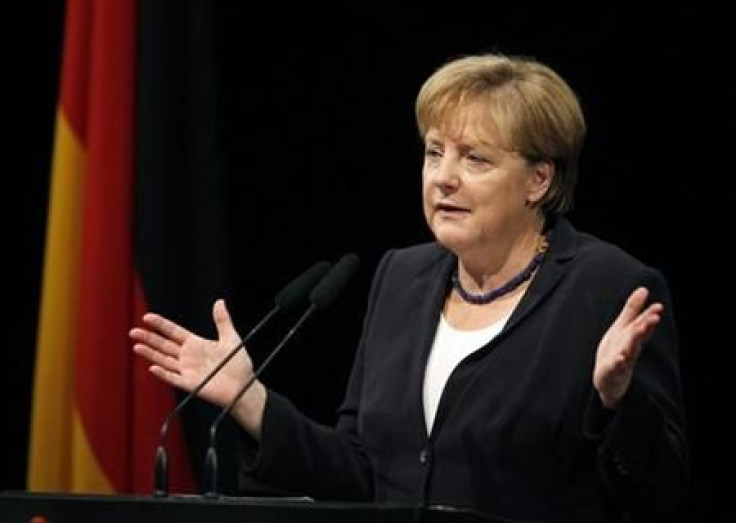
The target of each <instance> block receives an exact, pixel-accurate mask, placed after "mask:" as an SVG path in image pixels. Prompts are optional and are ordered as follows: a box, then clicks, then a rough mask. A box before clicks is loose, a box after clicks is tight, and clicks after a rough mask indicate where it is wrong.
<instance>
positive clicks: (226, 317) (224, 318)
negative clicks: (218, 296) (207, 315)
mask: <svg viewBox="0 0 736 523" xmlns="http://www.w3.org/2000/svg"><path fill="white" fill-rule="evenodd" d="M212 318H213V319H214V320H215V326H216V327H217V334H218V335H219V337H220V339H221V340H223V339H232V338H238V333H237V332H236V331H235V327H234V326H233V322H232V320H231V319H230V313H229V312H228V311H227V307H226V306H225V300H217V301H216V302H215V304H214V305H213V307H212Z"/></svg>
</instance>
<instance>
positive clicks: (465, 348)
mask: <svg viewBox="0 0 736 523" xmlns="http://www.w3.org/2000/svg"><path fill="white" fill-rule="evenodd" d="M509 316H510V315H507V316H505V317H503V318H501V319H500V320H498V321H496V322H494V323H492V324H490V325H489V326H487V327H484V328H482V329H477V330H459V329H456V328H454V327H453V326H452V325H450V324H449V323H447V320H445V316H444V315H441V316H440V323H439V325H438V326H437V333H436V334H435V338H434V343H433V344H432V348H431V350H430V352H429V359H428V360H427V368H426V369H425V372H424V390H423V398H422V399H423V402H424V419H425V422H426V424H427V433H428V434H429V433H430V432H431V431H432V425H433V424H434V417H435V414H437V407H438V406H439V404H440V398H441V397H442V391H443V390H444V388H445V384H446V383H447V380H448V379H449V378H450V374H452V371H453V370H455V367H457V365H458V364H459V363H460V362H461V361H462V360H464V359H465V357H467V356H469V355H470V354H472V353H474V352H475V351H476V350H478V349H480V348H481V347H483V346H484V345H486V344H487V343H488V342H489V341H491V340H492V339H493V338H495V337H496V336H497V335H498V333H499V332H501V329H503V326H504V325H505V324H506V320H508V318H509Z"/></svg>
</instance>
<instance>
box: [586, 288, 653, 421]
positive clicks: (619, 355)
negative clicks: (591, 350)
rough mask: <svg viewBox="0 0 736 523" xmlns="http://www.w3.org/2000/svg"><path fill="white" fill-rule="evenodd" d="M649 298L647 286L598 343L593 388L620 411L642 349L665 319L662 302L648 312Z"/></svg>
mask: <svg viewBox="0 0 736 523" xmlns="http://www.w3.org/2000/svg"><path fill="white" fill-rule="evenodd" d="M648 296H649V291H648V290H647V289H646V288H645V287H639V288H637V289H636V290H634V291H633V292H632V293H631V294H630V295H629V298H628V299H627V300H626V304H625V305H624V307H623V309H622V310H621V312H620V313H619V315H618V317H617V318H616V320H615V321H614V322H613V323H612V324H611V326H610V327H609V328H608V330H607V331H606V334H605V335H604V336H603V338H602V339H601V342H600V343H599V344H598V351H597V352H596V358H595V369H594V370H593V386H594V387H595V389H596V390H597V391H598V394H599V396H600V398H601V401H602V402H603V405H604V406H606V407H607V408H611V409H613V408H616V406H617V405H618V402H619V401H620V400H621V398H622V397H623V396H624V394H626V391H627V390H628V389H629V385H630V384H631V378H632V376H633V374H634V368H635V367H636V362H637V359H638V358H639V354H640V353H641V349H642V346H643V344H644V342H645V341H646V339H647V338H648V337H649V336H650V335H651V334H652V332H653V331H654V329H655V327H656V326H657V324H658V323H659V321H660V319H661V315H662V312H663V310H664V307H663V306H662V304H661V303H653V304H651V305H649V306H648V307H647V308H646V309H644V304H645V303H646V301H647V297H648ZM642 309H643V310H642Z"/></svg>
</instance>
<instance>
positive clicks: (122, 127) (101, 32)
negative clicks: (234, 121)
mask: <svg viewBox="0 0 736 523" xmlns="http://www.w3.org/2000/svg"><path fill="white" fill-rule="evenodd" d="M146 3H148V4H153V3H155V4H158V3H159V2H143V4H146ZM143 14H144V13H141V12H139V10H138V5H137V2H136V0H105V1H104V2H103V1H95V0H68V2H67V5H66V19H65V29H64V31H65V32H64V44H63V45H64V47H63V52H62V65H61V80H60V94H59V100H58V107H57V116H56V128H55V138H54V151H53V160H52V173H51V186H50V198H49V214H48V224H47V237H46V246H45V259H44V269H43V270H44V273H43V283H42V296H41V308H40V313H39V324H38V335H37V350H36V367H35V376H34V389H33V403H32V413H31V435H30V444H29V466H28V480H27V483H28V489H29V490H34V491H62V492H99V493H112V492H116V493H125V492H129V493H150V492H151V491H152V489H153V464H154V455H155V449H156V445H157V444H158V438H159V428H160V426H161V422H162V421H163V419H164V418H165V416H166V414H167V413H168V412H169V411H170V409H171V408H172V407H173V406H174V404H175V399H176V397H175V394H174V391H173V390H172V389H171V388H170V387H168V386H166V385H164V384H162V383H160V382H158V381H157V380H156V379H155V378H154V377H152V376H151V375H150V374H149V373H148V371H147V368H146V364H145V362H144V361H143V360H142V359H140V358H138V357H137V356H135V355H134V353H133V352H132V350H131V343H130V341H129V339H128V336H127V333H128V331H129V329H130V328H131V327H132V326H133V325H134V324H135V323H136V322H137V321H138V319H139V318H140V317H141V316H142V314H143V313H144V312H145V311H146V310H148V309H149V308H155V307H152V306H151V305H152V304H151V300H150V295H151V294H156V295H158V296H159V299H161V296H163V295H165V291H162V290H161V289H162V288H164V287H162V286H161V285H158V287H157V286H156V284H154V283H152V282H151V279H153V278H155V276H156V273H155V268H156V267H160V266H161V263H160V262H152V263H150V262H149V263H147V267H148V269H149V270H148V273H147V274H144V272H145V270H142V269H141V264H142V260H144V259H145V258H146V257H147V256H155V252H151V250H150V249H148V246H150V245H151V243H152V242H156V241H157V240H160V236H158V234H157V232H156V231H158V229H156V228H155V226H153V228H151V227H152V226H151V225H150V223H148V222H147V220H148V221H150V220H152V219H154V216H153V215H152V214H151V213H150V212H148V211H150V210H151V208H152V207H151V205H146V204H145V202H143V203H141V202H140V201H138V200H139V197H140V196H141V195H142V194H145V195H148V196H149V203H150V201H151V200H152V199H155V198H156V197H157V196H158V195H157V194H155V195H150V193H149V192H147V188H150V187H151V184H153V186H157V185H158V186H160V185H161V184H160V182H157V181H150V180H149V181H145V180H143V178H144V177H145V176H146V175H149V174H151V172H152V170H151V169H142V168H140V167H141V164H140V158H139V152H138V151H137V149H138V145H139V143H140V142H139V140H140V136H139V134H138V128H139V126H140V124H141V121H142V120H143V119H142V118H141V115H140V113H139V111H141V110H143V109H142V108H141V107H140V106H141V103H140V100H139V98H140V95H139V92H140V90H141V89H145V88H146V86H147V85H150V86H155V85H157V84H156V82H157V81H158V78H156V77H148V78H146V77H145V74H146V73H145V71H144V72H141V71H140V64H137V62H138V61H139V60H137V59H136V57H137V56H141V55H142V53H141V51H140V49H139V41H140V39H139V31H140V29H141V28H140V27H139V24H140V23H141V18H140V16H141V15H143ZM146 19H147V20H148V22H147V23H149V24H152V23H156V21H157V20H160V19H159V18H156V17H151V16H148V17H147V18H146ZM153 32H155V31H152V30H150V29H149V31H148V33H153ZM148 70H149V72H150V73H151V74H155V75H161V74H162V73H161V72H160V71H158V72H157V71H155V70H151V69H150V67H149V68H148ZM149 99H150V98H149ZM149 106H150V104H149ZM151 118H153V116H152V117H148V118H146V119H145V120H146V121H150V119H151ZM147 147H148V148H149V150H148V153H145V154H148V161H147V162H146V164H147V165H151V163H152V161H153V160H151V158H154V157H155V154H154V152H152V151H156V150H157V148H156V146H155V144H153V143H149V144H148V145H147ZM142 182H145V183H142ZM157 219H158V220H159V221H158V222H157V223H172V224H173V225H174V226H176V224H177V223H180V222H178V221H177V219H175V218H173V219H172V217H171V216H168V217H160V216H159V217H158V218H157ZM184 229H185V230H186V228H184ZM141 231H146V232H145V233H141ZM152 231H154V232H152ZM181 234H184V233H181ZM141 237H145V238H146V239H145V240H144V241H141ZM142 248H145V249H146V250H141V249H142ZM158 248H162V246H161V244H159V245H158ZM164 261H165V260H164ZM151 269H154V272H153V273H152V272H151ZM221 290H222V289H218V290H217V291H218V292H220V291H221ZM154 305H155V304H154ZM158 310H159V311H160V309H158ZM162 312H167V311H162ZM185 447H186V445H185V442H184V436H183V431H182V427H181V426H180V424H177V423H176V421H175V424H174V425H173V426H172V428H171V432H170V434H169V438H168V450H169V456H170V462H171V488H172V490H176V491H180V492H187V491H192V490H193V489H194V480H193V475H192V473H191V466H190V460H189V456H188V453H187V451H186V448H185Z"/></svg>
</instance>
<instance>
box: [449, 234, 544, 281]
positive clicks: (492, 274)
mask: <svg viewBox="0 0 736 523" xmlns="http://www.w3.org/2000/svg"><path fill="white" fill-rule="evenodd" d="M542 225H543V224H539V226H538V227H535V228H529V229H527V231H526V232H524V233H521V234H519V235H517V236H516V237H514V238H513V239H511V240H502V239H500V240H497V241H494V242H493V245H492V246H491V247H490V248H488V249H484V251H483V253H482V254H477V255H473V256H459V257H458V277H459V279H460V282H461V284H462V286H463V288H465V289H466V290H467V291H469V292H474V293H476V292H477V293H482V292H487V291H489V290H491V289H495V288H497V287H498V286H500V285H503V284H504V283H506V282H507V281H508V280H509V279H510V278H512V277H514V276H515V275H516V274H518V273H519V272H520V271H521V270H523V269H524V267H526V266H527V265H528V264H529V262H530V261H531V259H532V258H533V257H534V256H535V254H536V253H537V249H538V247H539V241H540V238H541V231H542Z"/></svg>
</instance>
